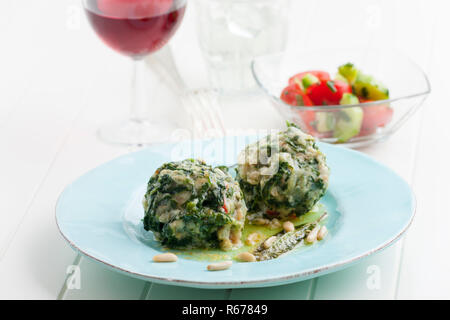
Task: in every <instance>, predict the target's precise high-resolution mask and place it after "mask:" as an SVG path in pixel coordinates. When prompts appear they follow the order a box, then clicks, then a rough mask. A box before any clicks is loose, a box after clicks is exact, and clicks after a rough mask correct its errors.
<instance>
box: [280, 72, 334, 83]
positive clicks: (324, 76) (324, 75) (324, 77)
mask: <svg viewBox="0 0 450 320" xmlns="http://www.w3.org/2000/svg"><path fill="white" fill-rule="evenodd" d="M307 73H310V74H312V75H313V76H315V77H317V78H318V79H319V80H320V82H326V81H329V80H331V78H330V74H329V73H328V72H326V71H319V70H312V71H306V72H300V73H298V74H296V75H295V76H293V77H291V78H290V79H289V84H294V83H295V79H298V80H300V81H302V78H303V77H304V76H305V75H306V74H307Z"/></svg>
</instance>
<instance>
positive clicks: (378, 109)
mask: <svg viewBox="0 0 450 320" xmlns="http://www.w3.org/2000/svg"><path fill="white" fill-rule="evenodd" d="M362 102H371V101H369V100H366V101H362ZM363 112H364V117H363V122H362V125H361V131H360V133H359V135H360V136H367V135H369V134H372V133H375V131H376V130H377V128H379V127H384V126H385V125H387V124H388V123H389V122H391V120H392V115H393V113H394V110H393V109H392V108H391V107H389V106H388V105H377V106H367V107H364V108H363Z"/></svg>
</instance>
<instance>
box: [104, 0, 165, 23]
mask: <svg viewBox="0 0 450 320" xmlns="http://www.w3.org/2000/svg"><path fill="white" fill-rule="evenodd" d="M172 5H173V0H99V1H98V2H97V6H98V9H99V10H100V11H101V12H102V13H103V14H105V15H108V16H112V17H117V18H125V17H126V18H130V19H139V18H149V17H154V16H159V15H162V14H165V13H168V12H169V11H170V9H171V7H172Z"/></svg>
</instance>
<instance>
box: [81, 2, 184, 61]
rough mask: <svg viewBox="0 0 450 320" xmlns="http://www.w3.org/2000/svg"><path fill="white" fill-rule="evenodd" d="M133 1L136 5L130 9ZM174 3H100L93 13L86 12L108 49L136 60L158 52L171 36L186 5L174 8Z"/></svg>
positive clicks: (88, 10) (89, 10) (181, 17)
mask: <svg viewBox="0 0 450 320" xmlns="http://www.w3.org/2000/svg"><path fill="white" fill-rule="evenodd" d="M108 1H109V2H108ZM127 1H128V2H127ZM133 1H134V2H136V3H139V5H136V4H131V5H130V4H129V3H130V2H131V3H133ZM177 3H178V2H177V1H176V0H175V1H174V0H143V1H142V0H141V2H139V0H103V1H102V0H99V1H96V8H95V9H94V10H91V9H86V12H87V16H88V19H89V21H90V23H91V24H92V26H93V28H94V30H95V31H96V32H97V34H98V35H99V36H100V38H101V39H102V40H103V41H104V42H105V43H106V44H107V45H109V46H110V47H111V48H113V49H114V50H116V51H118V52H120V53H122V54H125V55H127V56H131V57H136V58H138V57H142V56H145V55H147V54H149V53H152V52H154V51H156V50H158V49H160V48H161V47H163V46H164V45H165V44H166V43H167V42H168V41H169V39H170V38H171V37H172V36H173V34H174V33H175V31H176V30H177V28H178V26H179V25H180V23H181V20H182V19H183V15H184V11H185V8H186V5H185V4H184V5H183V6H181V7H180V6H177V7H175V5H176V4H177ZM102 9H103V10H102Z"/></svg>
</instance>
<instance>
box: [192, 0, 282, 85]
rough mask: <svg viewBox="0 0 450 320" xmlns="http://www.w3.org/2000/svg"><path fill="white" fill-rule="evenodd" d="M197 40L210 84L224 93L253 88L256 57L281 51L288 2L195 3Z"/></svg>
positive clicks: (199, 0)
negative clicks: (251, 67) (252, 69)
mask: <svg viewBox="0 0 450 320" xmlns="http://www.w3.org/2000/svg"><path fill="white" fill-rule="evenodd" d="M194 3H195V4H196V11H197V26H198V38H199V42H200V47H201V49H202V52H203V55H204V57H205V60H206V62H207V66H208V71H209V78H210V81H211V83H212V85H213V86H214V87H216V88H219V89H222V91H224V92H239V91H248V90H251V89H252V88H256V83H255V81H254V79H253V76H252V74H251V69H250V63H251V61H252V59H253V58H254V57H256V56H259V55H265V54H269V53H274V52H279V51H283V50H284V48H285V46H286V41H287V31H288V20H289V19H288V13H289V7H290V0H196V1H194Z"/></svg>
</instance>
